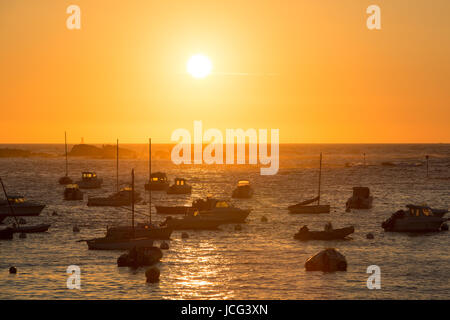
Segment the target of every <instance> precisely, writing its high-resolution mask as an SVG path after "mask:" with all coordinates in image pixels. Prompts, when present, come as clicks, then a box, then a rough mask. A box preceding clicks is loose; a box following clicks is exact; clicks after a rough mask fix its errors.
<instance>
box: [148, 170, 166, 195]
mask: <svg viewBox="0 0 450 320" xmlns="http://www.w3.org/2000/svg"><path fill="white" fill-rule="evenodd" d="M144 187H145V190H153V191H164V190H166V189H167V188H168V187H169V182H168V181H167V175H166V174H165V173H164V172H154V173H152V174H151V176H150V181H149V182H148V183H146V184H145V185H144Z"/></svg>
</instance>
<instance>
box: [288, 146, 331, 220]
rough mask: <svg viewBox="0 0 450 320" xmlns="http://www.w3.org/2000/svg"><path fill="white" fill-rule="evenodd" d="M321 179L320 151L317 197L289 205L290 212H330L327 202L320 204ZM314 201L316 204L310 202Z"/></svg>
mask: <svg viewBox="0 0 450 320" xmlns="http://www.w3.org/2000/svg"><path fill="white" fill-rule="evenodd" d="M321 179H322V153H320V167H319V191H318V194H317V197H315V198H313V199H309V200H305V201H302V202H300V203H297V204H294V205H291V206H289V207H288V210H289V212H290V213H295V214H300V213H302V214H310V213H313V214H318V213H330V205H328V204H325V205H323V204H322V205H321V204H320V187H321ZM314 202H317V204H315V205H314V204H312V203H314Z"/></svg>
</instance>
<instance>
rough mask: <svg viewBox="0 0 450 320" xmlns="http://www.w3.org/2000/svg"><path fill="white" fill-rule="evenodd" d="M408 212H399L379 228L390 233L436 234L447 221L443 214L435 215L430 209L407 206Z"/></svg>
mask: <svg viewBox="0 0 450 320" xmlns="http://www.w3.org/2000/svg"><path fill="white" fill-rule="evenodd" d="M406 207H407V209H408V210H406V211H404V210H399V211H397V212H395V213H394V214H392V216H391V217H390V218H389V219H387V220H386V221H384V222H383V223H382V224H381V226H382V228H383V229H384V230H385V231H390V232H437V231H441V230H442V229H441V228H442V225H443V224H444V222H446V221H448V219H445V218H443V214H442V215H441V216H440V215H435V214H434V213H433V210H432V209H431V208H430V207H426V206H416V205H407V206H406Z"/></svg>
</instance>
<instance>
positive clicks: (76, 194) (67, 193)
mask: <svg viewBox="0 0 450 320" xmlns="http://www.w3.org/2000/svg"><path fill="white" fill-rule="evenodd" d="M83 196H84V194H83V192H82V191H81V190H80V188H79V187H78V185H77V184H68V185H66V187H65V189H64V200H68V201H72V200H83Z"/></svg>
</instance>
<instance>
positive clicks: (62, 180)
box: [58, 132, 72, 185]
mask: <svg viewBox="0 0 450 320" xmlns="http://www.w3.org/2000/svg"><path fill="white" fill-rule="evenodd" d="M64 146H65V151H66V175H65V176H64V177H61V178H59V181H58V182H59V184H64V185H66V184H71V183H72V179H70V178H69V176H68V161H67V133H66V132H64Z"/></svg>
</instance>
